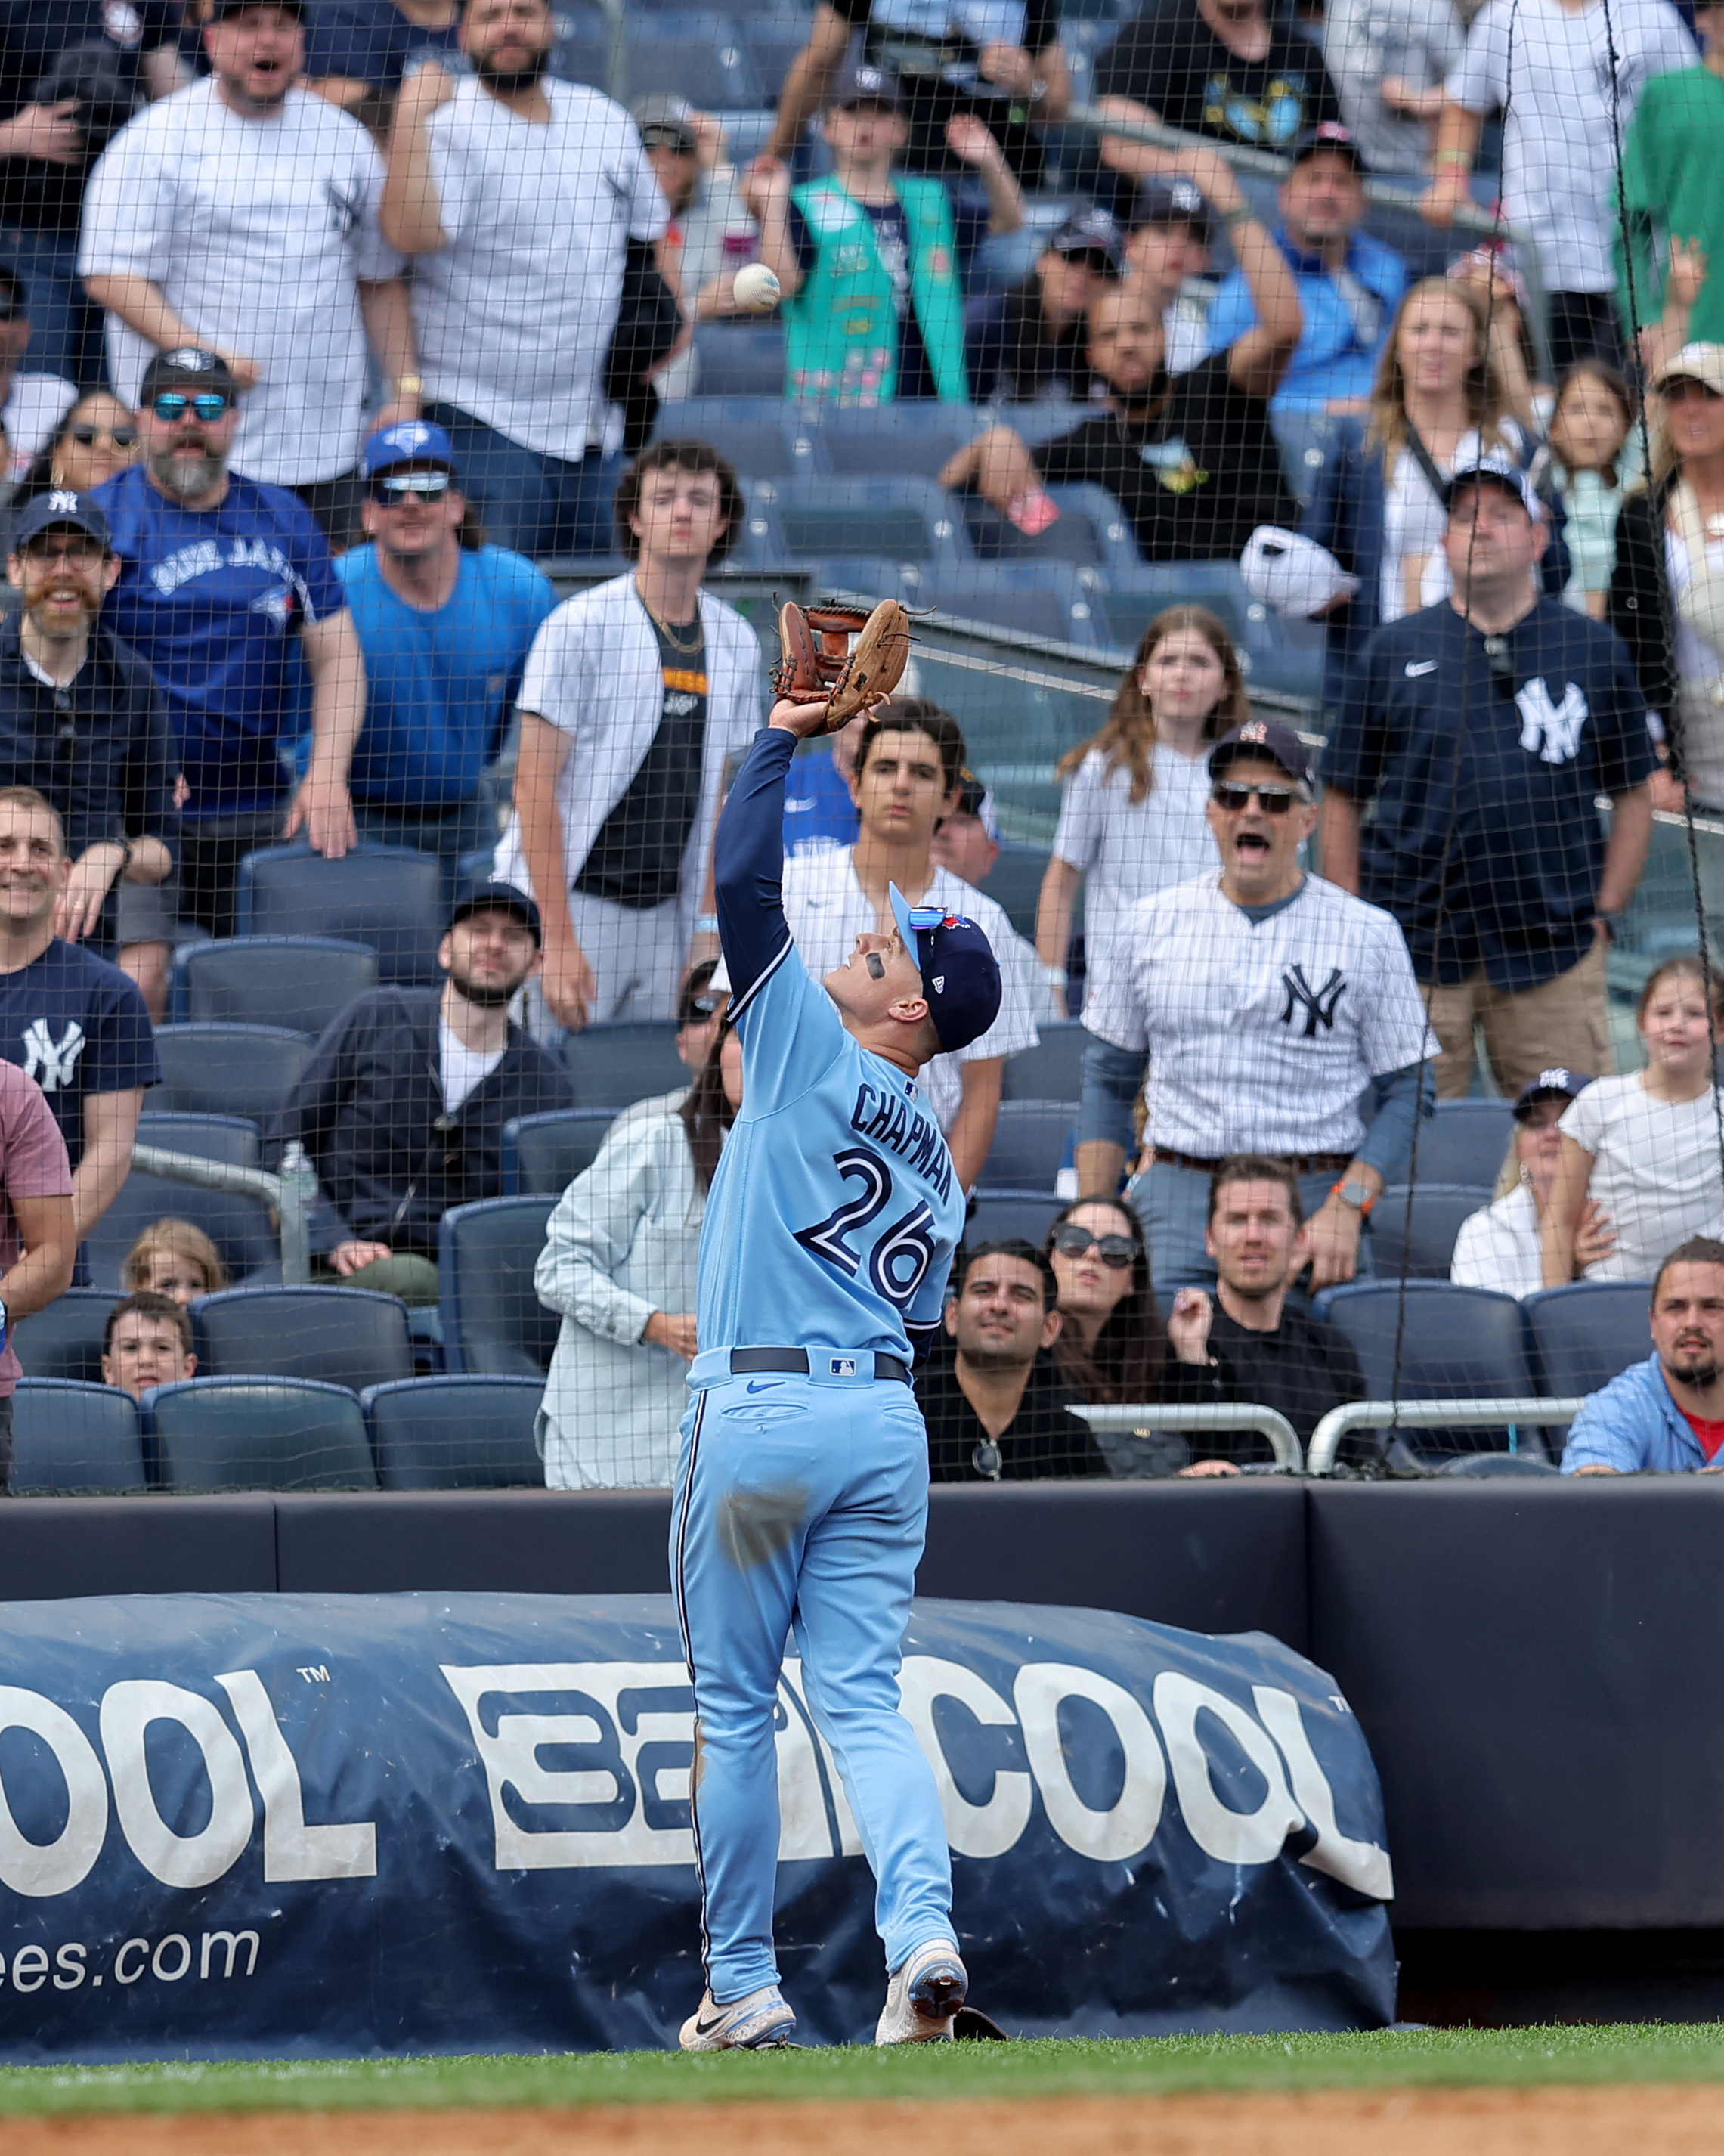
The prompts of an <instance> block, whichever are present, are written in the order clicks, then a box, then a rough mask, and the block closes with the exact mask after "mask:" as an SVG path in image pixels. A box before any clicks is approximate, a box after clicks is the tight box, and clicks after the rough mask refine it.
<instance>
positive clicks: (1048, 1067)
mask: <svg viewBox="0 0 1724 2156" xmlns="http://www.w3.org/2000/svg"><path fill="white" fill-rule="evenodd" d="M990 880H991V879H990ZM1036 1030H1037V1032H1038V1033H1039V1034H1040V1035H1041V1039H1040V1040H1039V1043H1038V1044H1037V1045H1036V1046H1035V1047H1034V1048H1024V1049H1020V1050H1018V1053H1017V1055H1008V1057H1007V1058H1006V1070H1005V1077H1004V1081H1003V1084H1002V1086H1001V1089H1000V1091H1001V1096H1002V1098H1003V1100H1007V1101H1076V1100H1078V1099H1080V1097H1081V1096H1082V1093H1083V1090H1084V1050H1085V1048H1087V1047H1088V1046H1089V1045H1090V1036H1089V1034H1087V1033H1086V1032H1085V1030H1084V1028H1083V1026H1082V1025H1081V1024H1080V1023H1079V1021H1078V1020H1077V1019H1075V1018H1068V1019H1041V1020H1040V1022H1039V1024H1038V1025H1037V1028H1036Z"/></svg>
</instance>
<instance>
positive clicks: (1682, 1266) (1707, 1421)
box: [1562, 1235, 1724, 1475]
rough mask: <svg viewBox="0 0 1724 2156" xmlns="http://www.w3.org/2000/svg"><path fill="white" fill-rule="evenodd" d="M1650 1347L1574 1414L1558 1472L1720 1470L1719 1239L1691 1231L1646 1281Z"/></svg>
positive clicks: (1722, 1289) (1723, 1268) (1723, 1267)
mask: <svg viewBox="0 0 1724 2156" xmlns="http://www.w3.org/2000/svg"><path fill="white" fill-rule="evenodd" d="M1651 1330H1652V1353H1650V1355H1649V1356H1648V1357H1647V1358H1646V1360H1645V1361H1644V1363H1635V1364H1634V1367H1633V1368H1631V1369H1627V1370H1624V1372H1623V1373H1622V1375H1621V1376H1620V1377H1619V1378H1612V1379H1611V1381H1610V1383H1609V1384H1608V1385H1606V1386H1605V1387H1604V1388H1603V1390H1602V1391H1601V1392H1597V1393H1594V1394H1593V1396H1592V1398H1591V1399H1589V1400H1588V1402H1587V1404H1586V1405H1585V1406H1584V1407H1583V1409H1581V1411H1580V1413H1579V1414H1578V1415H1576V1417H1575V1418H1574V1420H1573V1424H1571V1425H1570V1428H1569V1431H1568V1445H1566V1446H1565V1448H1564V1449H1563V1453H1562V1472H1563V1473H1564V1474H1565V1475H1645V1474H1654V1475H1692V1474H1695V1473H1699V1474H1701V1475H1716V1474H1719V1473H1721V1472H1724V1458H1721V1456H1720V1452H1721V1448H1724V1368H1720V1363H1721V1359H1724V1243H1720V1242H1717V1241H1716V1240H1714V1239H1713V1238H1712V1237H1711V1236H1710V1235H1695V1236H1692V1237H1691V1238H1690V1240H1688V1241H1687V1242H1686V1243H1682V1244H1680V1245H1678V1246H1677V1247H1676V1249H1675V1250H1672V1251H1671V1252H1670V1255H1669V1257H1667V1258H1666V1259H1665V1261H1664V1263H1663V1264H1662V1265H1660V1267H1659V1269H1658V1277H1657V1279H1656V1280H1655V1281H1653V1283H1652V1325H1651Z"/></svg>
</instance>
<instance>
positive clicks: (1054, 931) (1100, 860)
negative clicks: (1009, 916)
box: [1035, 606, 1251, 1017]
mask: <svg viewBox="0 0 1724 2156" xmlns="http://www.w3.org/2000/svg"><path fill="white" fill-rule="evenodd" d="M1250 716H1251V706H1250V704H1249V701H1248V700H1247V698H1246V696H1245V682H1244V675H1242V673H1241V672H1240V670H1239V655H1238V654H1237V653H1236V652H1235V651H1234V647H1233V639H1232V638H1231V637H1230V636H1229V634H1228V633H1227V631H1226V629H1224V627H1223V626H1222V624H1221V623H1220V622H1219V620H1218V619H1216V617H1215V616H1214V615H1213V613H1210V612H1209V610H1208V608H1207V607H1200V606H1171V607H1164V608H1162V611H1161V613H1158V614H1157V616H1156V617H1155V619H1154V620H1153V621H1152V622H1151V623H1150V624H1149V626H1148V628H1147V629H1145V630H1144V632H1143V634H1142V638H1141V639H1140V640H1139V642H1138V645H1137V656H1136V657H1135V658H1134V659H1133V660H1132V661H1131V665H1130V666H1129V667H1128V668H1127V669H1126V675H1125V678H1124V680H1122V681H1121V683H1120V685H1119V688H1118V690H1117V691H1116V694H1115V696H1114V700H1113V703H1112V706H1111V708H1110V709H1109V711H1108V714H1107V719H1106V723H1105V724H1104V725H1103V726H1102V728H1101V731H1100V732H1099V733H1096V734H1093V735H1092V736H1091V737H1090V739H1089V740H1088V741H1086V742H1080V743H1079V745H1078V746H1077V747H1075V749H1072V750H1071V751H1070V752H1069V753H1068V754H1067V755H1065V757H1062V758H1061V759H1060V766H1059V775H1060V778H1062V779H1063V780H1064V781H1065V793H1064V795H1063V797H1062V798H1061V802H1060V828H1059V829H1058V830H1057V831H1056V832H1055V833H1054V852H1053V858H1052V859H1051V860H1049V863H1048V869H1047V874H1046V875H1044V877H1043V879H1042V892H1041V899H1040V902H1039V905H1038V906H1037V908H1036V922H1035V944H1036V952H1037V955H1038V957H1039V958H1040V960H1041V962H1042V970H1043V973H1044V977H1045V978H1046V980H1047V983H1048V987H1049V989H1050V990H1051V992H1052V994H1053V998H1054V1008H1055V1009H1056V1010H1057V1011H1058V1012H1059V1013H1060V1015H1061V1016H1062V1017H1065V1016H1067V1015H1069V1014H1070V1004H1069V1003H1068V1001H1067V998H1066V977H1065V959H1066V952H1067V950H1068V948H1069V947H1070V942H1071V917H1072V913H1073V911H1074V909H1075V905H1076V901H1077V895H1078V890H1079V887H1080V885H1081V886H1082V887H1083V891H1084V915H1085V940H1086V942H1088V944H1089V945H1090V948H1091V949H1095V948H1096V947H1099V946H1100V945H1101V943H1103V942H1106V939H1107V938H1108V937H1110V936H1111V935H1112V933H1113V932H1114V930H1115V928H1116V926H1117V924H1118V921H1119V920H1120V917H1121V915H1122V914H1123V913H1124V911H1125V910H1126V907H1127V906H1131V905H1132V904H1134V903H1135V901H1137V900H1138V899H1140V898H1147V897H1148V896H1149V895H1150V893H1151V892H1152V891H1161V890H1162V889H1163V888H1164V887H1165V886H1166V885H1168V884H1170V883H1183V882H1184V881H1185V880H1186V878H1187V877H1188V876H1194V875H1202V874H1203V870H1205V869H1212V868H1213V867H1214V866H1215V865H1216V862H1217V855H1216V852H1215V842H1214V840H1213V839H1212V838H1211V837H1210V835H1209V829H1208V824H1206V823H1205V822H1204V820H1203V805H1204V803H1205V802H1206V801H1207V800H1208V793H1209V775H1208V771H1207V770H1206V769H1205V767H1204V762H1203V758H1204V757H1205V755H1206V754H1207V752H1208V747H1209V744H1210V743H1211V742H1213V741H1215V740H1217V739H1218V738H1219V737H1220V736H1221V735H1222V734H1224V733H1225V732H1226V731H1228V729H1229V727H1231V726H1243V725H1244V722H1245V721H1246V720H1247V719H1249V717H1250Z"/></svg>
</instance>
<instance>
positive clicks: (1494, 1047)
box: [1322, 455, 1656, 1101]
mask: <svg viewBox="0 0 1724 2156" xmlns="http://www.w3.org/2000/svg"><path fill="white" fill-rule="evenodd" d="M1448 509H1449V526H1448V531H1447V534H1446V536H1444V541H1443V551H1444V554H1445V556H1446V557H1447V558H1448V562H1449V574H1450V577H1451V579H1452V581H1453V586H1454V588H1453V591H1452V593H1451V594H1450V596H1449V598H1445V599H1442V600H1439V603H1437V604H1436V605H1435V606H1431V607H1426V608H1424V610H1423V611H1422V612H1420V613H1413V614H1408V615H1406V616H1404V617H1403V619H1401V620H1399V621H1398V622H1394V623H1393V624H1390V625H1389V626H1388V628H1386V629H1379V630H1378V632H1377V634H1375V635H1374V636H1373V637H1372V638H1371V639H1370V640H1369V642H1368V643H1367V644H1366V645H1365V647H1364V649H1363V651H1362V653H1361V654H1360V656H1359V659H1358V661H1357V664H1356V665H1355V666H1354V668H1353V669H1352V674H1351V675H1350V677H1349V679H1348V683H1347V693H1346V695H1345V696H1344V698H1343V701H1342V711H1341V714H1340V718H1339V721H1338V723H1337V725H1336V726H1335V727H1334V729H1333V731H1331V734H1330V737H1329V745H1328V747H1327V749H1326V751H1325V752H1324V757H1323V778H1324V782H1325V793H1324V802H1323V830H1322V856H1323V871H1324V874H1325V875H1327V876H1328V877H1329V878H1330V880H1331V881H1332V882H1335V883H1337V884H1339V885H1341V886H1342V889H1343V890H1346V891H1356V892H1357V894H1358V895H1359V896H1361V897H1362V898H1364V899H1366V900H1367V901H1369V902H1370V903H1371V904H1372V905H1373V906H1383V907H1384V908H1385V909H1386V910H1387V911H1388V912H1390V913H1392V914H1393V916H1394V917H1395V918H1396V920H1397V921H1399V922H1400V924H1401V927H1402V928H1403V931H1404V932H1405V934H1406V937H1407V942H1408V945H1409V947H1411V950H1412V952H1413V962H1414V969H1415V970H1416V972H1417V973H1418V975H1419V979H1420V981H1421V982H1422V983H1424V992H1425V996H1426V999H1427V1001H1428V1002H1429V1006H1430V1019H1431V1026H1432V1029H1433V1030H1434V1033H1435V1034H1436V1036H1437V1039H1438V1041H1439V1045H1440V1050H1441V1052H1440V1054H1439V1057H1438V1061H1437V1091H1438V1095H1439V1098H1441V1099H1443V1100H1445V1101H1447V1100H1459V1099H1460V1098H1461V1097H1462V1096H1464V1095H1465V1092H1466V1091H1467V1089H1468V1086H1470V1083H1471V1080H1472V1071H1473V1055H1474V1050H1473V1035H1474V1029H1475V1026H1479V1025H1482V1027H1483V1029H1484V1033H1485V1052H1486V1053H1487V1055H1489V1056H1490V1059H1491V1071H1492V1073H1493V1075H1495V1077H1496V1083H1497V1085H1498V1086H1499V1087H1500V1088H1501V1091H1503V1092H1504V1093H1505V1094H1506V1096H1508V1097H1509V1099H1511V1100H1513V1099H1514V1098H1515V1096H1516V1095H1517V1094H1518V1093H1519V1092H1520V1091H1521V1088H1522V1087H1523V1086H1527V1085H1530V1084H1531V1082H1532V1080H1533V1079H1535V1078H1536V1077H1537V1075H1538V1074H1539V1072H1540V1071H1541V1070H1549V1069H1551V1068H1552V1066H1554V1065H1563V1066H1564V1067H1566V1068H1567V1069H1569V1070H1592V1071H1596V1072H1598V1073H1600V1074H1603V1075H1609V1073H1610V1072H1612V1071H1614V1069H1615V1068H1616V1064H1615V1059H1614V1054H1613V1051H1612V1046H1611V1034H1610V1024H1609V1013H1608V1009H1607V990H1606V984H1605V977H1604V959H1605V952H1606V949H1607V947H1608V945H1609V939H1610V933H1611V927H1612V923H1613V922H1614V920H1615V918H1616V916H1618V915H1619V913H1620V912H1621V911H1622V909H1623V907H1624V906H1626V905H1627V904H1628V902H1629V898H1630V897H1631V896H1633V893H1634V886H1635V885H1636V884H1637V883H1638V882H1639V880H1640V871H1641V869H1642V868H1643V866H1644V864H1645V860H1646V849H1647V845H1648V843H1649V840H1650V835H1651V829H1652V803H1651V798H1650V790H1649V787H1648V781H1649V779H1650V777H1651V774H1652V773H1653V772H1654V771H1655V768H1656V757H1655V751H1654V748H1653V743H1652V737H1651V734H1650V731H1649V726H1648V720H1647V712H1646V701H1645V698H1644V696H1643V695H1642V694H1641V692H1640V690H1639V685H1638V684H1637V682H1636V680H1635V678H1634V665H1633V663H1632V661H1631V660H1630V658H1629V653H1628V649H1627V647H1626V646H1625V645H1624V644H1623V643H1622V641H1621V640H1620V639H1619V637H1618V636H1617V634H1616V633H1615V632H1614V630H1613V629H1608V628H1606V627H1605V626H1604V624H1603V623H1602V622H1595V621H1593V620H1590V619H1588V617H1587V616H1586V615H1585V614H1583V613H1576V612H1575V611H1574V610H1573V609H1572V608H1569V607H1567V606H1565V605H1563V604H1562V602H1561V601H1559V600H1557V599H1552V598H1547V596H1546V595H1545V593H1543V592H1542V589H1541V588H1540V586H1539V583H1538V575H1537V572H1538V565H1539V562H1540V561H1541V560H1542V557H1543V555H1544V552H1545V550H1546V547H1547V545H1548V543H1549V538H1550V527H1549V525H1548V524H1547V521H1546V519H1545V516H1544V511H1543V506H1542V503H1541V502H1540V500H1539V499H1538V496H1537V494H1536V493H1535V492H1534V491H1533V490H1532V485H1531V484H1530V482H1529V481H1528V480H1527V479H1526V477H1525V475H1523V474H1522V473H1521V471H1520V470H1518V469H1517V467H1516V465H1513V464H1512V463H1511V461H1510V460H1509V459H1506V458H1503V457H1500V456H1495V455H1492V456H1486V457H1483V458H1480V459H1475V460H1472V461H1470V462H1467V463H1464V464H1463V465H1461V466H1460V468H1459V469H1458V470H1456V471H1455V475H1454V478H1453V479H1452V480H1451V481H1450V482H1449V489H1448ZM1601 794H1607V795H1609V796H1610V797H1611V798H1612V800H1613V801H1614V810H1613V813H1612V815H1611V819H1610V835H1609V839H1608V841H1607V840H1606V839H1605V838H1604V836H1603V831H1602V829H1601V828H1600V823H1599V818H1598V807H1597V803H1598V797H1599V796H1600V795H1601ZM1367 806H1369V807H1372V808H1373V810H1374V813H1373V816H1372V818H1371V819H1370V821H1369V822H1368V823H1367V822H1366V821H1365V820H1364V816H1363V812H1364V810H1365V809H1366V808H1367Z"/></svg>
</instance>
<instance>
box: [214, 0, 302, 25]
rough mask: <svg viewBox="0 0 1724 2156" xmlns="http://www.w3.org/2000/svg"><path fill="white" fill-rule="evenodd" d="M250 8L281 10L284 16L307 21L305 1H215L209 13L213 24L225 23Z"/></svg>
mask: <svg viewBox="0 0 1724 2156" xmlns="http://www.w3.org/2000/svg"><path fill="white" fill-rule="evenodd" d="M247 8H280V10H281V12H282V13H283V14H284V15H296V16H298V18H299V19H300V22H302V23H303V22H304V21H305V0H215V5H214V6H213V8H211V9H210V11H209V19H210V21H211V22H212V23H225V22H226V21H227V19H228V16H230V15H243V14H244V13H245V11H246V9H247Z"/></svg>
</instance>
